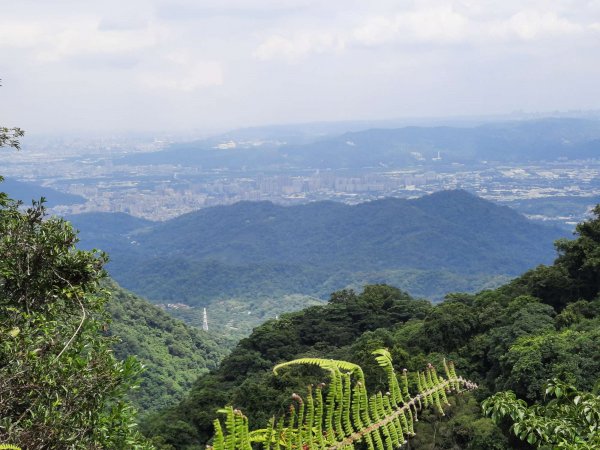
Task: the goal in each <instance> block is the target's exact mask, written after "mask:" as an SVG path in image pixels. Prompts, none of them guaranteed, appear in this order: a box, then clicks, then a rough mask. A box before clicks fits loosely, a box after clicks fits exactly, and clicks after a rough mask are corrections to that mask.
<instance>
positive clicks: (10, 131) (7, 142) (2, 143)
mask: <svg viewBox="0 0 600 450" xmlns="http://www.w3.org/2000/svg"><path fill="white" fill-rule="evenodd" d="M1 83H2V79H0V86H2V84H1ZM24 135H25V132H24V131H23V130H21V129H20V128H18V127H12V128H9V127H3V126H0V147H12V148H16V149H17V150H19V149H20V148H21V142H20V140H19V139H20V138H22V137H23V136H24ZM1 179H2V178H0V180H1Z"/></svg>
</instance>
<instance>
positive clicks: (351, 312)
mask: <svg viewBox="0 0 600 450" xmlns="http://www.w3.org/2000/svg"><path fill="white" fill-rule="evenodd" d="M595 214H596V217H595V218H594V219H592V220H590V221H588V222H586V223H583V224H580V225H579V226H578V227H577V232H578V237H577V239H575V240H571V241H569V240H561V241H558V242H557V245H556V247H557V249H558V251H559V256H558V258H557V259H556V260H555V262H554V264H552V265H550V266H538V267H537V268H535V269H532V270H530V271H528V272H526V273H524V274H523V275H522V276H520V277H518V278H516V279H515V280H513V281H512V282H510V283H508V284H506V285H504V286H502V287H500V288H498V289H496V290H489V291H483V292H480V293H478V294H474V295H470V294H450V295H448V297H447V299H446V300H445V301H444V302H443V303H441V304H438V305H431V304H430V303H429V302H427V301H424V300H415V299H413V298H411V297H410V296H409V295H408V294H406V293H404V292H402V291H400V290H398V289H396V288H393V287H390V286H385V285H373V286H367V287H365V289H364V290H363V292H362V293H360V294H357V293H355V292H353V291H347V290H346V291H339V292H336V293H334V294H332V295H331V298H330V301H329V303H328V304H327V305H324V306H316V307H312V308H308V309H306V310H303V311H300V312H296V313H292V314H287V315H285V316H283V317H281V318H280V319H279V320H271V321H269V322H267V323H265V324H264V325H262V326H260V327H258V328H256V329H255V330H254V332H253V333H252V335H251V336H250V337H248V338H246V339H243V340H242V341H240V343H239V344H238V346H237V347H236V349H235V350H234V351H233V352H232V353H231V355H229V356H228V357H227V358H225V360H224V361H223V363H222V364H221V366H220V367H219V368H218V369H217V370H215V371H213V372H211V373H209V374H207V375H204V376H201V377H200V378H199V379H198V381H197V382H196V383H195V385H194V387H193V388H192V390H191V392H190V393H189V395H188V396H187V397H186V399H185V400H183V401H182V402H181V403H180V404H179V405H177V406H175V407H173V408H170V409H167V410H165V411H162V412H161V413H160V414H156V415H154V416H153V417H151V418H150V419H149V420H148V421H147V422H146V423H145V424H144V429H145V432H146V433H147V434H149V435H151V436H154V439H155V440H156V442H162V443H163V444H165V445H166V446H165V447H164V448H171V449H172V448H175V449H178V450H179V449H185V450H195V449H200V448H203V446H204V443H205V442H206V440H207V439H208V438H209V437H210V436H211V435H212V433H213V424H212V419H213V418H214V417H215V413H216V410H217V409H218V408H219V407H222V406H224V405H233V406H234V407H235V408H240V409H241V410H242V411H243V412H244V414H246V415H248V417H249V420H250V423H251V426H252V427H253V428H258V427H261V426H265V425H266V423H267V421H268V419H269V418H270V417H271V416H272V415H273V414H281V413H283V412H284V411H283V409H282V408H285V405H288V404H289V401H288V399H289V398H290V395H291V393H292V392H299V391H302V392H303V386H306V384H308V383H309V382H312V381H308V380H314V379H315V376H318V372H315V371H311V370H297V371H295V372H294V373H293V375H290V376H285V377H275V376H274V375H273V372H272V371H271V369H272V367H273V366H274V365H275V364H277V363H280V362H282V361H288V360H291V359H295V358H300V357H321V358H332V359H337V360H347V361H350V362H354V363H357V364H359V365H360V366H362V367H363V368H364V369H365V375H366V379H367V381H368V382H369V380H371V382H372V383H374V385H372V386H369V387H370V388H381V387H382V386H383V385H384V379H383V378H382V377H381V376H379V377H378V373H379V374H380V372H377V370H378V369H377V364H376V363H375V362H374V361H373V359H372V355H371V352H372V351H373V350H375V349H378V348H382V347H387V348H388V349H389V350H390V352H391V354H392V355H393V357H394V358H393V359H394V361H395V363H396V370H397V371H401V370H402V369H403V368H408V369H409V370H416V369H419V368H421V367H423V366H424V365H426V363H427V362H432V363H434V364H435V365H438V366H442V359H443V358H449V359H451V360H453V361H454V362H455V364H456V366H457V368H458V369H457V370H459V371H460V373H462V374H464V375H465V376H466V377H467V378H470V379H473V380H475V381H476V382H478V383H479V384H480V388H479V389H478V390H477V391H475V393H474V395H473V396H471V395H467V396H466V397H463V398H462V399H461V398H458V400H456V401H455V406H457V408H452V409H450V410H449V411H447V412H446V414H447V415H446V417H445V418H441V417H440V416H438V415H436V414H432V413H426V414H424V415H421V417H420V419H421V420H420V422H419V425H418V430H417V431H418V433H417V437H416V438H414V439H413V440H412V441H411V444H410V445H411V447H410V448H415V449H425V448H461V449H472V450H475V449H479V450H484V449H486V450H487V449H497V450H501V449H509V448H530V447H527V446H525V447H523V445H522V444H520V443H519V441H518V439H516V438H514V436H513V437H510V436H509V435H508V432H509V430H508V426H506V427H505V428H498V427H497V426H496V425H495V424H494V423H493V422H492V421H491V420H490V419H487V418H484V417H482V415H481V408H480V407H478V404H477V403H478V402H479V401H481V400H482V399H484V398H486V397H488V396H489V395H490V394H491V393H493V392H497V391H501V390H507V389H510V390H512V391H514V393H516V395H517V396H518V397H520V398H522V399H524V400H526V401H527V402H529V403H530V404H535V403H537V402H541V401H542V400H543V398H544V396H545V392H544V385H545V383H546V382H547V380H549V379H551V378H558V379H562V380H564V381H567V382H569V383H572V384H574V385H575V386H576V387H577V388H578V389H581V390H585V391H591V390H592V389H594V387H595V386H596V387H597V384H598V382H600V379H599V378H598V373H600V344H599V343H600V259H599V258H598V255H599V254H600V206H598V207H597V208H596V210H595ZM558 394H559V395H560V391H559V392H558ZM539 411H541V410H539ZM565 411H566V410H565ZM589 411H591V410H589ZM589 414H596V413H591V412H590V413H589ZM590 417H592V416H590ZM594 417H595V416H594ZM557 420H558V422H553V423H554V425H553V427H554V426H562V425H561V422H560V418H558V419H557ZM590 420H591V421H592V422H591V423H592V424H593V423H595V422H594V420H596V419H594V418H593V417H592V418H591V419H590ZM538 422H539V421H538ZM505 424H506V425H508V422H505ZM565 426H566V425H565ZM594 426H595V425H591V428H590V430H592V431H591V434H592V435H593V434H594V431H593V430H594V429H595V428H593V427H594ZM554 429H555V428H552V430H554ZM557 429H558V428H557ZM544 430H545V429H544ZM544 430H542V431H543V433H546V431H548V430H545V431H544ZM503 432H505V433H506V434H504V433H503ZM550 434H552V433H550ZM524 436H528V433H526V434H524ZM550 439H551V438H550ZM573 439H575V437H573ZM577 439H579V437H578V438H577ZM531 442H536V441H535V440H532V441H531ZM591 445H593V444H591ZM569 448H581V449H583V448H585V449H588V448H594V447H593V446H585V442H583V446H580V447H576V446H574V447H569Z"/></svg>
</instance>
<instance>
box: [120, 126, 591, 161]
mask: <svg viewBox="0 0 600 450" xmlns="http://www.w3.org/2000/svg"><path fill="white" fill-rule="evenodd" d="M223 138H224V139H225V136H224V137H223ZM215 143H216V142H215V141H201V142H192V143H185V144H175V145H173V146H172V147H170V148H169V149H167V150H164V151H160V152H153V153H145V154H135V155H129V156H126V157H124V158H123V159H122V160H121V162H122V163H128V164H161V163H169V164H182V165H186V166H201V167H203V168H204V169H210V168H219V167H220V168H222V167H228V168H229V169H239V168H242V167H244V168H246V169H249V170H251V169H261V170H265V169H268V168H279V169H281V168H290V167H296V168H311V169H325V168H359V167H361V168H362V167H372V166H379V165H381V164H383V165H385V166H387V167H392V168H395V167H405V166H406V165H407V164H415V163H419V164H425V165H427V164H435V165H438V166H439V165H440V164H446V163H452V162H460V163H475V162H480V161H483V160H488V161H500V162H502V161H505V162H509V161H510V162H515V161H517V162H525V161H536V160H555V159H557V158H561V157H566V158H569V159H585V158H597V157H598V155H599V154H600V121H598V120H587V119H567V118H549V119H540V120H529V121H507V122H499V123H490V124H484V125H479V126H471V127H466V126H465V127H457V126H436V127H426V126H419V127H418V126H410V127H403V128H380V129H368V130H363V131H354V132H349V133H344V134H341V135H338V136H335V137H331V136H328V137H326V138H323V139H321V140H316V141H314V142H308V143H302V144H299V143H292V144H290V145H281V146H273V145H265V146H261V147H256V148H252V149H248V148H243V146H242V147H238V148H235V149H227V150H220V149H215V148H213V147H214V145H215ZM438 152H439V153H440V156H441V160H439V161H432V158H433V157H437V155H438Z"/></svg>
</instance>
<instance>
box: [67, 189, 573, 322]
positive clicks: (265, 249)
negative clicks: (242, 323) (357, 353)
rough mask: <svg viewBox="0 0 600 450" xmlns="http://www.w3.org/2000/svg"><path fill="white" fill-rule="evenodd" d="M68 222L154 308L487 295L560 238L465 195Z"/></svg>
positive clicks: (544, 256)
mask: <svg viewBox="0 0 600 450" xmlns="http://www.w3.org/2000/svg"><path fill="white" fill-rule="evenodd" d="M70 219H71V220H72V221H73V223H74V224H75V226H77V227H78V228H79V229H80V230H81V236H82V241H83V243H84V245H87V246H88V248H101V249H103V250H105V251H107V252H108V253H109V254H110V255H111V263H110V264H109V265H108V270H109V271H110V273H111V274H112V276H113V277H114V278H115V279H116V280H117V281H118V282H119V283H120V284H121V285H123V286H124V287H126V288H128V289H131V290H133V291H134V292H136V293H138V294H140V295H143V296H145V297H146V298H149V299H150V300H151V301H153V302H155V303H179V302H181V303H186V304H188V305H190V306H206V305H208V304H212V303H215V302H218V301H221V300H224V299H227V298H236V299H243V300H246V301H248V300H249V299H263V298H269V299H273V298H281V297H283V296H284V295H287V294H304V295H310V296H314V297H319V298H322V299H325V298H327V297H328V295H329V294H330V293H331V292H333V291H336V290H339V289H344V288H348V287H353V288H356V289H360V288H362V286H364V285H365V284H382V283H387V284H393V285H396V286H398V287H400V288H401V289H403V290H406V291H408V292H411V293H412V294H413V295H417V296H427V297H428V298H432V297H433V298H435V299H436V300H441V299H442V298H443V296H444V294H445V293H446V292H447V290H448V289H461V290H465V291H473V292H474V291H476V290H477V289H482V288H485V287H496V286H498V285H499V284H500V283H501V282H505V281H507V280H508V276H511V277H512V276H516V275H518V274H519V273H521V272H522V271H524V270H526V269H528V268H530V267H532V266H534V265H537V264H539V263H542V262H550V261H551V260H552V258H553V250H552V247H551V242H552V241H553V240H554V239H556V238H558V237H561V236H564V235H565V234H566V233H565V232H563V231H562V230H557V229H553V228H550V227H545V226H540V225H536V224H533V223H531V222H529V221H527V220H526V219H525V218H524V217H522V216H520V215H519V214H517V213H515V212H514V211H511V210H510V209H508V208H505V207H500V206H497V205H494V204H493V203H491V202H487V201H485V200H482V199H479V198H477V197H475V196H473V195H471V194H468V193H467V192H464V191H447V192H439V193H436V194H433V195H430V196H426V197H422V198H419V199H414V200H403V199H393V198H389V199H383V200H377V201H372V202H368V203H363V204H359V205H355V206H349V205H343V204H337V203H333V202H316V203H311V204H306V205H298V206H290V207H283V206H278V205H274V204H272V203H268V202H252V203H250V202H242V203H238V204H235V205H230V206H219V207H213V208H205V209H202V210H200V211H196V212H193V213H190V214H185V215H183V216H180V217H177V218H175V219H172V220H169V221H166V222H161V223H149V222H146V221H136V220H135V219H133V218H129V219H126V218H125V217H124V216H123V215H122V214H118V215H114V216H113V215H107V214H102V215H100V214H91V215H88V214H83V215H76V216H71V217H70ZM101 225H102V226H101ZM199 283H201V284H200V285H201V286H202V288H199V286H200V285H199ZM279 314H281V312H280V313H279Z"/></svg>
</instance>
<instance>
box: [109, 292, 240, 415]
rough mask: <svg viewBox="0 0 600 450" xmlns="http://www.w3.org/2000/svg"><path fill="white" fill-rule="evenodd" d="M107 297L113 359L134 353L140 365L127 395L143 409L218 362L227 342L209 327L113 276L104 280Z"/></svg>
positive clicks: (179, 391)
mask: <svg viewBox="0 0 600 450" xmlns="http://www.w3.org/2000/svg"><path fill="white" fill-rule="evenodd" d="M107 288H108V290H109V291H110V293H111V301H110V302H109V303H108V305H107V309H108V313H109V314H110V317H111V321H110V323H109V326H108V331H109V334H110V335H111V336H115V337H116V338H118V340H117V341H116V342H115V343H114V344H113V345H112V348H113V350H114V353H115V356H116V357H117V359H126V358H127V357H129V356H135V357H136V359H137V360H138V361H139V362H140V363H141V364H142V365H143V367H144V371H143V372H142V374H141V379H140V385H139V387H138V388H137V389H135V390H133V391H130V392H129V393H128V397H129V398H130V399H131V401H132V403H133V404H134V406H136V407H137V408H138V409H139V410H140V411H143V412H144V413H148V412H151V411H153V410H155V409H157V408H164V407H166V406H168V405H171V404H173V403H175V402H176V401H178V400H180V398H181V397H182V396H183V394H184V393H185V392H187V391H188V389H189V388H190V387H191V385H192V383H193V381H194V380H195V379H196V378H197V377H198V376H199V375H201V374H203V373H205V372H208V371H209V370H210V369H214V368H216V367H217V365H218V363H219V362H220V361H221V359H222V358H223V357H224V356H225V355H226V354H227V353H228V350H227V349H228V347H230V344H229V343H226V342H223V340H222V339H220V338H218V337H216V336H215V335H214V334H213V333H206V332H203V331H200V330H198V329H195V328H192V327H189V326H186V325H185V324H184V323H182V322H180V321H178V320H176V319H174V318H172V317H171V316H170V315H168V314H167V313H165V312H164V311H162V310H161V309H159V308H158V307H156V306H154V305H152V304H150V303H148V302H147V301H146V300H144V299H141V298H139V297H137V296H135V295H133V294H131V293H130V292H127V291H125V290H123V289H121V288H119V287H118V286H117V285H116V284H115V283H114V282H110V283H108V284H107Z"/></svg>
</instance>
